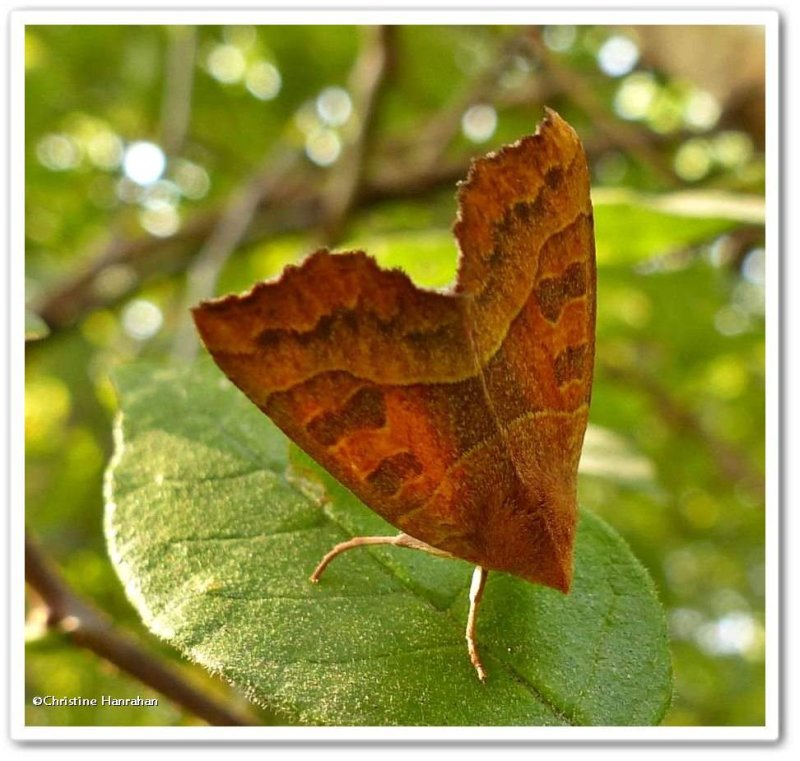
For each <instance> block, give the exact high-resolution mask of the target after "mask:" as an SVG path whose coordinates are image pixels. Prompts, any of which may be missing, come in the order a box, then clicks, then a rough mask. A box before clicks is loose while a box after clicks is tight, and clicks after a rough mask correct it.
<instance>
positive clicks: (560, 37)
mask: <svg viewBox="0 0 800 761" xmlns="http://www.w3.org/2000/svg"><path fill="white" fill-rule="evenodd" d="M575 36H576V35H575V27H574V26H571V25H568V24H564V25H561V26H546V27H545V28H544V30H543V31H542V39H543V40H544V44H545V45H547V47H548V48H550V50H553V51H555V52H556V53H565V52H566V51H567V50H569V49H570V48H571V47H572V46H573V44H574V43H575Z"/></svg>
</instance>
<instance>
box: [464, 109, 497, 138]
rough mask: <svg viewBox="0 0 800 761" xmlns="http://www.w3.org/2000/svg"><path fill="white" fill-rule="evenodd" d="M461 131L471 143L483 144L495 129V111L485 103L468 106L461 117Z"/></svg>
mask: <svg viewBox="0 0 800 761" xmlns="http://www.w3.org/2000/svg"><path fill="white" fill-rule="evenodd" d="M461 129H462V131H463V132H464V135H465V136H466V137H467V139H469V140H471V141H472V142H473V143H483V142H485V141H486V140H488V139H489V138H490V137H491V136H492V135H494V132H495V130H496V129H497V111H495V110H494V108H493V107H492V106H489V105H487V104H485V103H479V104H476V105H474V106H470V107H469V108H468V109H467V110H466V111H465V112H464V116H463V117H461Z"/></svg>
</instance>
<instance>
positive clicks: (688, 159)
mask: <svg viewBox="0 0 800 761" xmlns="http://www.w3.org/2000/svg"><path fill="white" fill-rule="evenodd" d="M673 165H674V167H675V171H676V172H677V174H678V176H679V177H680V178H681V179H683V180H686V181H687V182H696V181H697V180H702V179H703V177H705V176H706V175H707V174H708V173H709V171H710V170H711V150H710V146H709V144H708V141H706V140H703V139H699V138H697V139H693V140H687V141H686V142H685V143H684V144H683V145H682V146H681V147H680V148H678V151H677V152H676V154H675V160H674V162H673Z"/></svg>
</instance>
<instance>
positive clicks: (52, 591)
mask: <svg viewBox="0 0 800 761" xmlns="http://www.w3.org/2000/svg"><path fill="white" fill-rule="evenodd" d="M25 580H26V582H27V583H28V584H29V585H30V586H31V587H32V588H33V589H34V590H35V591H36V592H37V593H38V595H39V596H40V597H41V598H42V600H43V602H44V604H45V605H46V607H47V626H48V628H50V629H53V630H55V631H59V632H62V633H63V634H65V635H66V636H67V637H69V639H70V640H72V642H74V643H75V644H76V645H78V646H80V647H84V648H86V649H88V650H91V651H92V652H93V653H95V654H96V655H98V656H100V657H101V658H103V659H104V660H106V661H108V662H109V663H112V664H114V665H115V666H117V667H118V668H120V669H122V670H123V671H125V672H127V673H128V674H130V675H131V676H133V677H135V678H136V679H138V680H139V681H141V682H142V683H143V684H146V685H147V686H148V687H151V688H152V689H154V690H156V691H157V692H160V693H161V694H162V695H164V696H165V697H167V698H169V699H170V700H172V701H173V702H175V703H177V704H178V705H180V706H181V707H183V708H184V709H185V710H187V711H188V712H190V713H191V714H193V715H195V716H198V717H199V718H201V719H203V720H204V721H206V722H208V723H209V724H213V725H218V726H251V725H256V724H258V722H257V721H256V720H255V719H254V718H252V717H251V716H249V715H246V714H243V713H239V712H237V711H234V710H231V709H230V708H228V707H226V706H224V705H221V704H219V703H217V702H216V701H215V700H213V699H211V698H210V697H208V696H207V695H205V694H204V693H202V692H201V691H199V690H198V689H196V688H195V687H192V686H191V685H190V684H188V683H187V682H186V681H185V680H184V678H183V677H182V676H181V675H180V674H179V673H178V671H177V669H175V668H174V667H173V666H171V665H170V664H168V663H167V662H165V661H164V660H162V659H160V658H159V657H158V656H156V655H154V654H153V653H149V652H147V651H146V650H144V649H143V648H142V647H141V646H140V645H139V644H138V643H136V642H135V641H134V640H133V638H131V637H129V636H128V635H125V634H122V633H120V632H118V631H117V630H116V629H115V628H114V627H113V626H112V625H111V623H110V622H109V620H108V618H107V617H106V616H105V614H103V613H102V612H101V611H99V610H97V609H96V608H94V607H93V606H92V605H90V604H89V603H87V602H86V601H85V600H83V599H81V598H80V597H78V596H77V595H76V594H75V593H74V592H73V591H72V590H71V589H70V588H69V586H68V585H67V583H66V582H65V581H64V579H63V578H62V577H61V576H60V574H59V573H58V571H57V570H56V569H55V567H54V566H53V564H52V563H51V561H50V560H49V559H48V558H47V557H46V556H45V554H44V553H43V551H42V550H41V549H40V547H39V546H38V544H37V543H36V542H35V541H34V540H33V539H32V538H31V537H30V536H28V535H27V534H26V536H25Z"/></svg>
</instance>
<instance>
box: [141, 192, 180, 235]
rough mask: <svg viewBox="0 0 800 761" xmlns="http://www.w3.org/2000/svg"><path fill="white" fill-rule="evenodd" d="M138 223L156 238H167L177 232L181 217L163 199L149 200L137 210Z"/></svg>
mask: <svg viewBox="0 0 800 761" xmlns="http://www.w3.org/2000/svg"><path fill="white" fill-rule="evenodd" d="M139 224H140V225H141V226H142V227H143V228H144V229H145V230H147V232H149V233H150V234H151V235H155V236H156V237H157V238H168V237H169V236H170V235H174V234H175V233H176V232H178V228H180V226H181V217H180V214H178V210H177V209H176V208H175V207H174V206H173V205H172V204H170V203H167V202H165V201H151V202H150V203H149V204H148V205H147V206H146V207H144V208H143V209H142V210H141V211H140V212H139Z"/></svg>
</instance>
